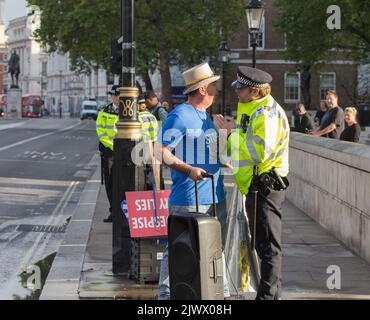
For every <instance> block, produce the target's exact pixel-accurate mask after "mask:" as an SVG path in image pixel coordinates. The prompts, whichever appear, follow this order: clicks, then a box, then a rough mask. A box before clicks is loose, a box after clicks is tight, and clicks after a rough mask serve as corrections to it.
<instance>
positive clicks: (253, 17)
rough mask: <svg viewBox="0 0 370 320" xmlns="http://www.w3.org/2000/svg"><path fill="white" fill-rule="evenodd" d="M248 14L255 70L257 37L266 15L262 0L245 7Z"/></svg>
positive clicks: (252, 0)
mask: <svg viewBox="0 0 370 320" xmlns="http://www.w3.org/2000/svg"><path fill="white" fill-rule="evenodd" d="M245 12H246V14H247V20H248V27H249V33H250V35H251V37H252V40H253V44H252V46H253V58H252V60H253V68H255V67H256V49H257V35H258V33H259V32H260V29H261V23H262V17H263V16H264V14H265V6H264V4H263V3H262V2H261V1H260V0H251V2H249V4H248V5H247V6H246V7H245Z"/></svg>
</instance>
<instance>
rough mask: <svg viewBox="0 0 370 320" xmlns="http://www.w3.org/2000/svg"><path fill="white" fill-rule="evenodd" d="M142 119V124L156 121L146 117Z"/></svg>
mask: <svg viewBox="0 0 370 320" xmlns="http://www.w3.org/2000/svg"><path fill="white" fill-rule="evenodd" d="M140 119H141V121H142V122H152V121H153V120H154V119H153V118H151V117H145V116H141V117H140Z"/></svg>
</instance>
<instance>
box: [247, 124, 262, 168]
mask: <svg viewBox="0 0 370 320" xmlns="http://www.w3.org/2000/svg"><path fill="white" fill-rule="evenodd" d="M247 149H248V152H249V155H250V156H251V158H252V160H253V161H254V162H256V163H259V162H260V160H259V157H258V154H257V151H256V148H255V147H254V144H253V128H252V127H249V128H248V131H247Z"/></svg>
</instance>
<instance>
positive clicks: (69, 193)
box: [17, 181, 78, 271]
mask: <svg viewBox="0 0 370 320" xmlns="http://www.w3.org/2000/svg"><path fill="white" fill-rule="evenodd" d="M77 184H78V183H77V182H76V181H73V182H71V183H70V185H69V187H68V188H67V190H66V192H65V193H64V195H63V197H62V198H61V199H60V201H59V203H58V204H57V206H56V207H55V209H54V210H53V212H52V214H51V216H50V217H49V219H48V221H47V222H46V224H47V225H52V224H55V223H54V222H56V221H57V220H59V219H58V218H60V217H58V214H59V213H60V212H61V209H62V208H65V206H66V205H67V204H66V203H67V199H70V198H71V196H72V191H73V190H74V189H75V188H76V186H77ZM43 238H44V234H43V233H41V234H39V235H38V237H37V238H36V241H35V242H34V244H33V246H32V247H31V248H30V249H29V250H28V252H27V254H26V255H25V256H24V258H23V259H22V262H21V263H20V264H19V265H20V268H19V269H18V270H21V269H22V268H25V267H27V266H28V264H29V262H30V260H31V258H32V256H33V255H34V253H35V252H36V250H37V248H38V247H39V244H40V242H41V240H42V239H43ZM18 270H17V271H18Z"/></svg>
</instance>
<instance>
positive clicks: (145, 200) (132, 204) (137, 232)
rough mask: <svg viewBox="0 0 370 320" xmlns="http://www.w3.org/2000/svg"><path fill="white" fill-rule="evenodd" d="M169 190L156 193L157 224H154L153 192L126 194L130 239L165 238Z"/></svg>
mask: <svg viewBox="0 0 370 320" xmlns="http://www.w3.org/2000/svg"><path fill="white" fill-rule="evenodd" d="M170 193H171V190H161V191H156V204H157V214H158V223H157V224H156V223H155V212H154V208H155V205H154V203H155V202H154V197H153V191H140V192H126V201H127V209H128V220H129V224H130V233H131V237H132V238H148V237H167V219H168V198H169V196H170Z"/></svg>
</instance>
